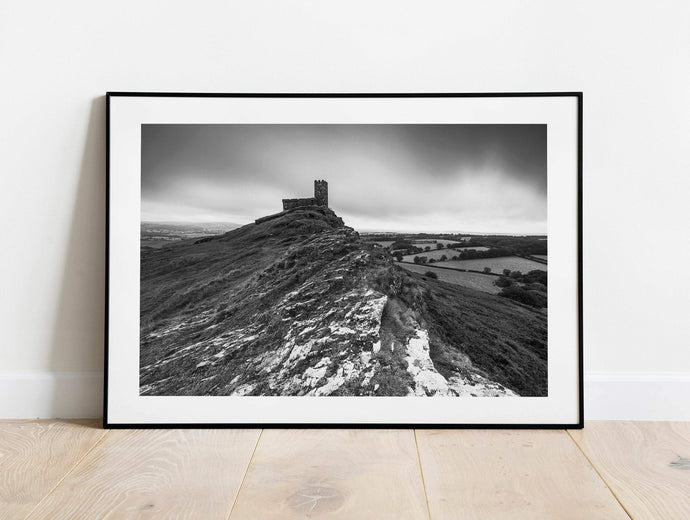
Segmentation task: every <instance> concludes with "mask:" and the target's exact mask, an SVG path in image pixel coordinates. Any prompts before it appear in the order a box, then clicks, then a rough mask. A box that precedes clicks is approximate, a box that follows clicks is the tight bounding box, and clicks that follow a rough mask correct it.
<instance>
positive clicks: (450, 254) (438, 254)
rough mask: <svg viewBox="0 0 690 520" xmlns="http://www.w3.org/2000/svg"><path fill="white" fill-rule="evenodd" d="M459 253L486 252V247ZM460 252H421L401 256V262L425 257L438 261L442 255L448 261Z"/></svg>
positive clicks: (454, 250)
mask: <svg viewBox="0 0 690 520" xmlns="http://www.w3.org/2000/svg"><path fill="white" fill-rule="evenodd" d="M459 249H460V251H462V250H465V251H468V250H470V249H474V250H475V251H488V250H489V248H488V247H484V246H479V247H463V248H459ZM459 254H460V252H459V251H458V250H456V249H430V250H429V251H422V252H421V253H415V254H413V255H405V256H403V260H405V262H412V261H413V260H414V257H415V256H426V257H427V258H433V259H434V260H438V259H440V258H441V257H442V256H443V255H446V258H447V259H448V260H450V259H451V258H453V257H454V256H458V255H459Z"/></svg>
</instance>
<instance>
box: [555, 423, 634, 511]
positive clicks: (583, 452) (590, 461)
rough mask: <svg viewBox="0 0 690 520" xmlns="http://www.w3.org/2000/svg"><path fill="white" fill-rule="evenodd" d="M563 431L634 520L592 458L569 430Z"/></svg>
mask: <svg viewBox="0 0 690 520" xmlns="http://www.w3.org/2000/svg"><path fill="white" fill-rule="evenodd" d="M565 433H567V434H568V437H570V440H571V441H573V443H574V444H575V446H577V449H578V450H579V451H580V453H582V456H583V457H584V458H585V459H587V462H588V463H589V465H590V466H591V467H592V469H593V470H594V472H595V473H596V474H597V475H598V476H599V478H600V479H601V481H602V482H603V483H604V485H605V486H606V487H607V488H608V490H609V492H610V493H611V494H612V495H613V498H615V499H616V502H618V505H620V506H621V508H623V511H625V514H626V515H628V518H630V520H635V519H634V518H633V516H632V514H631V513H630V511H628V509H627V508H626V507H625V505H623V502H621V499H620V498H618V495H616V493H615V491H613V489H612V488H611V486H609V483H608V482H607V481H606V479H605V478H604V475H602V474H601V472H600V471H599V468H597V467H596V465H595V464H594V462H593V461H592V459H590V458H589V456H588V455H587V454H586V453H585V450H583V449H582V446H580V444H579V443H578V442H577V441H576V440H575V437H573V436H572V434H571V433H570V431H568V430H565Z"/></svg>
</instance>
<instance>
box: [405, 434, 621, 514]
mask: <svg viewBox="0 0 690 520" xmlns="http://www.w3.org/2000/svg"><path fill="white" fill-rule="evenodd" d="M417 444H418V446H419V455H420V460H421V464H422V470H423V474H424V481H425V483H426V492H427V497H428V500H429V509H430V511H431V518H432V519H433V520H449V519H462V520H478V519H482V520H484V519H486V520H508V519H510V520H522V519H525V520H527V519H529V520H536V519H539V520H541V519H544V520H546V519H556V518H557V519H559V520H570V519H572V520H583V519H587V520H598V519H600V520H628V516H627V514H626V513H625V511H624V510H623V509H622V508H621V506H620V505H619V504H618V502H617V501H616V499H615V497H614V496H613V495H612V494H611V492H610V491H609V489H608V488H607V487H606V485H605V484H604V482H603V481H602V480H601V479H600V478H599V476H598V475H597V474H596V472H595V471H594V469H593V468H592V467H591V466H590V464H589V463H588V462H587V459H586V458H585V457H584V456H583V455H582V453H581V452H580V450H579V449H578V447H577V445H575V443H574V442H573V441H572V439H571V438H570V437H569V436H568V434H567V433H566V432H564V431H559V430H552V431H537V430H439V431H435V430H418V431H417Z"/></svg>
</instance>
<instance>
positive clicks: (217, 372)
mask: <svg viewBox="0 0 690 520" xmlns="http://www.w3.org/2000/svg"><path fill="white" fill-rule="evenodd" d="M140 361H141V373H140V382H141V385H142V388H141V391H142V393H143V394H145V395H452V396H454V395H458V396H464V395H467V396H469V395H511V394H513V393H516V394H519V395H545V393H546V314H545V312H544V311H541V310H536V309H532V308H529V307H526V306H522V305H520V304H518V303H515V302H513V301H510V300H507V299H504V298H500V297H498V296H494V295H489V294H484V293H480V292H477V291H473V290H471V289H466V288H462V287H459V286H453V285H449V284H446V283H443V282H440V281H436V280H431V279H427V278H425V277H423V276H420V275H417V274H412V273H409V272H406V271H404V270H402V269H400V268H399V267H397V266H395V265H394V263H393V259H392V258H391V257H390V255H389V254H388V253H387V252H386V251H384V250H382V249H380V248H376V247H373V246H372V245H368V244H364V243H362V242H361V241H360V240H359V236H358V234H357V233H356V232H355V231H353V230H352V229H351V228H348V227H346V226H344V224H343V222H342V220H341V219H340V218H339V217H337V215H335V213H333V212H332V211H331V210H330V209H328V208H325V207H308V208H298V209H294V210H289V211H286V212H283V213H280V214H278V215H276V216H274V217H273V218H270V219H262V221H261V222H260V223H258V224H250V225H247V226H244V227H242V228H238V229H235V230H233V231H230V232H228V233H226V234H224V235H220V236H217V237H212V238H207V239H202V240H199V241H196V242H194V243H192V242H191V241H188V242H180V243H177V244H174V245H171V246H169V247H165V248H162V249H157V250H153V249H145V250H142V257H141V359H140Z"/></svg>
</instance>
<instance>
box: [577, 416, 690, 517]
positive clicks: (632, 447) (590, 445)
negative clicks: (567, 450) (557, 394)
mask: <svg viewBox="0 0 690 520" xmlns="http://www.w3.org/2000/svg"><path fill="white" fill-rule="evenodd" d="M569 433H570V434H571V435H572V437H573V439H575V441H576V442H577V443H578V444H579V445H580V447H581V448H582V451H583V452H584V453H585V454H586V455H587V457H588V458H589V459H590V461H591V462H592V464H594V466H595V467H596V468H597V471H599V473H600V474H601V476H602V477H603V478H604V480H605V481H606V483H607V484H608V485H609V487H610V488H611V489H612V490H613V492H614V493H615V495H616V496H617V497H618V499H619V500H620V502H621V503H622V504H623V507H625V509H626V510H627V511H628V513H629V514H630V516H632V517H633V518H634V519H635V520H652V519H654V520H656V519H663V520H675V519H678V520H681V519H682V520H687V519H688V518H690V423H671V422H624V421H601V422H600V421H591V422H587V424H586V425H585V429H584V430H573V431H571V432H569Z"/></svg>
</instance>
